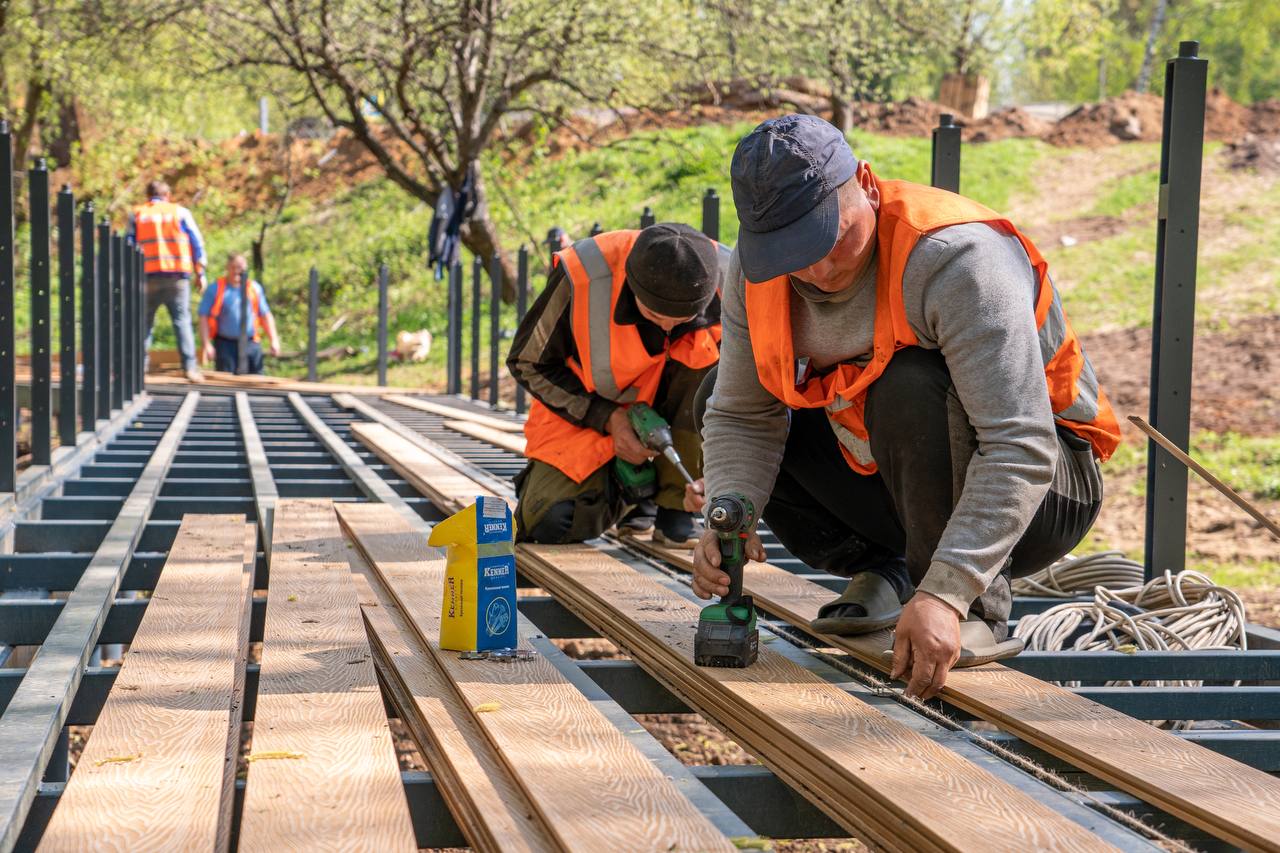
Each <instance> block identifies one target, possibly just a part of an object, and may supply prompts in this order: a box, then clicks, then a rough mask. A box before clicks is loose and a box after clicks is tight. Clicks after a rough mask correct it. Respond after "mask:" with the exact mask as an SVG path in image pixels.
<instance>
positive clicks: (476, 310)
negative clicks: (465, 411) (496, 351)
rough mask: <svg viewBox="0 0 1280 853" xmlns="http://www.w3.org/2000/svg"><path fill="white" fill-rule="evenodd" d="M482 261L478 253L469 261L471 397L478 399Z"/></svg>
mask: <svg viewBox="0 0 1280 853" xmlns="http://www.w3.org/2000/svg"><path fill="white" fill-rule="evenodd" d="M483 271H484V261H483V260H481V258H480V256H479V255H476V257H475V259H474V260H473V261H472V263H471V399H472V400H479V399H480V274H481V273H482V272H483Z"/></svg>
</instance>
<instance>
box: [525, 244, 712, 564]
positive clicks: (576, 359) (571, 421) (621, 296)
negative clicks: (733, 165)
mask: <svg viewBox="0 0 1280 853" xmlns="http://www.w3.org/2000/svg"><path fill="white" fill-rule="evenodd" d="M727 257H728V250H727V249H723V248H722V247H720V246H718V245H717V244H716V243H714V242H713V241H711V240H710V239H708V238H707V237H706V236H704V235H703V234H702V233H701V232H699V231H696V230H695V229H693V228H690V227H689V226H687V225H679V224H672V223H659V224H656V225H651V226H649V227H648V228H645V229H644V230H643V231H611V232H606V233H604V234H598V235H596V236H595V237H587V238H585V239H582V240H579V241H577V242H576V243H573V244H572V245H570V246H569V247H568V248H565V249H562V250H561V251H559V252H557V253H556V254H555V256H554V258H553V261H554V263H553V268H552V271H551V275H550V277H549V279H548V281H547V286H546V288H545V289H544V290H543V291H542V294H541V295H540V296H539V297H538V299H537V300H536V301H535V302H534V304H533V307H532V308H531V309H530V311H529V313H528V314H527V315H526V316H525V318H524V320H523V321H522V322H521V324H520V328H519V329H517V330H516V335H515V339H514V341H513V342H512V345H511V353H510V355H509V357H508V358H507V367H508V368H509V369H510V370H511V374H512V375H513V376H514V377H515V379H516V381H517V382H519V383H520V384H521V385H523V386H524V387H525V389H526V390H527V391H528V392H529V394H530V395H531V396H532V397H533V398H534V402H533V405H532V407H531V409H530V413H529V419H528V422H527V423H526V424H525V436H526V437H527V439H528V444H527V449H526V454H527V455H528V457H529V460H530V461H529V464H528V466H527V467H526V468H525V469H524V471H522V472H521V473H520V474H519V475H518V476H517V477H516V481H515V482H516V492H517V495H518V497H519V501H520V502H519V505H518V506H517V508H516V520H517V526H518V530H519V534H518V535H519V537H520V539H521V540H522V541H533V542H551V543H560V542H581V541H583V540H586V539H591V538H593V537H595V536H599V535H600V534H601V533H603V532H604V531H605V530H606V529H608V528H609V527H610V526H612V525H614V524H616V523H618V522H619V521H620V520H622V519H623V517H624V514H626V513H627V512H628V508H629V507H630V514H628V515H627V517H626V519H625V521H624V522H623V525H622V526H623V527H625V528H626V529H629V530H637V531H638V530H645V529H648V528H650V527H655V526H656V529H655V531H654V537H655V539H657V540H658V541H660V542H666V543H671V544H677V545H683V546H685V547H689V546H690V545H691V544H692V542H693V540H694V537H695V533H696V530H697V525H696V522H695V518H694V514H693V513H692V512H690V511H689V510H688V509H686V508H685V506H684V501H685V481H684V479H683V478H682V476H681V475H680V473H679V472H678V471H677V469H676V468H675V467H674V466H673V465H672V464H671V463H670V462H668V461H667V460H666V459H665V458H663V457H661V456H658V457H657V458H656V459H655V460H654V461H655V463H656V466H657V486H658V492H657V495H656V498H655V500H656V505H655V504H654V503H650V502H645V501H639V502H636V503H632V502H631V501H630V500H629V497H628V496H627V495H626V494H625V493H624V489H623V488H622V484H621V483H620V482H619V480H618V478H617V476H616V474H615V465H614V459H615V457H617V458H620V459H623V460H625V461H627V462H630V463H632V464H636V465H639V464H642V463H644V462H645V461H646V460H647V459H650V458H653V457H654V455H655V454H654V451H652V450H649V449H647V448H646V447H645V446H644V445H642V444H641V443H640V440H639V439H638V437H637V436H636V434H635V431H634V430H633V429H632V427H631V424H630V423H629V421H628V419H627V413H626V406H627V404H629V403H634V402H637V401H643V402H645V403H648V404H650V405H651V406H653V408H654V409H655V410H656V411H657V412H658V414H660V415H661V416H662V417H664V418H665V419H666V421H667V422H668V423H669V424H670V425H671V427H672V433H673V440H674V445H675V449H676V451H677V452H678V453H679V454H680V457H681V458H682V459H683V461H684V463H685V466H686V467H687V468H688V469H689V470H690V471H691V472H693V476H695V477H698V476H700V472H701V470H702V448H701V441H700V439H699V437H698V433H697V430H696V429H695V427H694V423H693V398H694V394H695V393H696V391H697V389H698V387H699V385H700V383H701V382H702V379H703V377H704V376H705V375H706V372H707V371H708V370H709V369H710V368H711V366H712V365H713V364H715V362H716V359H717V358H718V357H719V340H720V298H719V295H718V293H717V290H718V288H719V285H720V281H721V277H722V269H723V266H724V263H725V261H726V260H727Z"/></svg>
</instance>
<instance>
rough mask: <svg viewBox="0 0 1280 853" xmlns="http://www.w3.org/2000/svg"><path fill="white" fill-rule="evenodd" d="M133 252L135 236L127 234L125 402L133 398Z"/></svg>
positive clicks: (124, 264)
mask: <svg viewBox="0 0 1280 853" xmlns="http://www.w3.org/2000/svg"><path fill="white" fill-rule="evenodd" d="M133 252H134V246H133V237H131V236H129V235H127V234H126V235H125V238H124V257H123V258H122V263H121V267H122V268H123V271H124V274H123V275H122V276H121V277H120V307H121V310H122V311H123V313H124V319H123V320H121V323H120V325H121V326H123V327H124V328H123V334H124V347H123V349H122V352H121V361H122V362H123V363H124V373H123V375H122V377H121V381H120V385H121V387H122V389H123V390H122V392H121V393H122V394H123V395H124V402H125V403H129V402H131V401H132V400H133V377H134V371H133V355H134V351H133V314H134V311H133Z"/></svg>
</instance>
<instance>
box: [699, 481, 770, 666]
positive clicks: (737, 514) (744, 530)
mask: <svg viewBox="0 0 1280 853" xmlns="http://www.w3.org/2000/svg"><path fill="white" fill-rule="evenodd" d="M707 523H708V525H709V526H710V527H711V529H712V530H714V531H715V532H716V536H717V537H719V539H720V568H721V570H723V571H724V573H725V574H727V575H728V576H729V594H728V595H726V596H724V597H722V598H721V599H720V601H719V602H718V603H717V604H708V605H707V606H706V607H704V608H702V615H701V616H699V617H698V632H697V634H695V635H694V639H693V662H694V663H696V664H697V665H698V666H716V667H739V668H741V667H745V666H751V664H753V663H755V661H756V656H757V655H758V654H759V651H760V632H759V631H758V630H757V629H756V608H755V602H754V601H753V600H752V599H751V596H749V595H743V594H742V569H743V567H744V566H745V565H746V564H747V555H746V544H747V536H748V535H750V534H751V532H752V531H753V530H755V527H756V508H755V507H754V506H752V505H751V501H749V500H747V499H746V498H745V497H743V496H742V495H739V494H728V495H720V496H718V497H715V498H712V499H711V504H710V507H709V509H708V511H707Z"/></svg>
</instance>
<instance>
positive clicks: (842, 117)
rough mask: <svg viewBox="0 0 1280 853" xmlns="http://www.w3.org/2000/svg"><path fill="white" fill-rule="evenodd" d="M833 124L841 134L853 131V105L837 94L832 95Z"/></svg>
mask: <svg viewBox="0 0 1280 853" xmlns="http://www.w3.org/2000/svg"><path fill="white" fill-rule="evenodd" d="M831 123H832V124H833V125H835V126H836V129H837V130H839V131H840V132H841V133H846V134H847V133H848V132H849V131H851V130H853V104H851V103H849V101H848V100H846V99H845V98H842V97H840V96H839V95H837V94H835V93H832V95H831Z"/></svg>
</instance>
